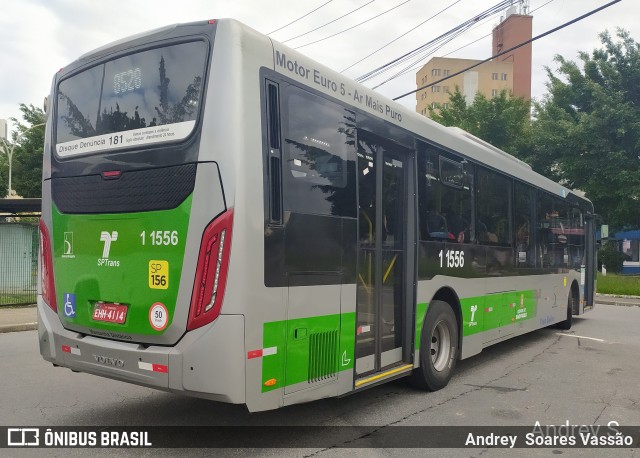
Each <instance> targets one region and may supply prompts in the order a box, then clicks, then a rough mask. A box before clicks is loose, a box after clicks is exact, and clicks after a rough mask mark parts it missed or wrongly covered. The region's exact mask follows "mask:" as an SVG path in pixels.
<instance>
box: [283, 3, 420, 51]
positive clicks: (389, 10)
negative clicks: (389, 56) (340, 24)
mask: <svg viewBox="0 0 640 458" xmlns="http://www.w3.org/2000/svg"><path fill="white" fill-rule="evenodd" d="M410 1H411V0H405V1H404V2H402V3H400V4H399V5H396V6H394V7H393V8H389V9H388V10H386V11H383V12H382V13H380V14H377V15H376V16H373V17H372V18H369V19H367V20H366V21H362V22H361V23H359V24H356V25H354V26H351V27H349V28H347V29H344V30H342V31H340V32H337V33H334V34H333V35H329V36H328V37H324V38H320V39H319V40H316V41H312V42H311V43H307V44H304V45H300V46H297V47H295V48H293V49H300V48H304V47H305V46H310V45H314V44H316V43H320V42H321V41H324V40H328V39H329V38H333V37H335V36H337V35H340V34H342V33H345V32H348V31H349V30H352V29H355V28H356V27H360V26H361V25H362V24H366V23H367V22H369V21H373V20H374V19H377V18H379V17H380V16H383V15H385V14H387V13H389V12H391V11H393V10H395V9H396V8H399V7H401V6H402V5H404V4H406V3H409V2H410Z"/></svg>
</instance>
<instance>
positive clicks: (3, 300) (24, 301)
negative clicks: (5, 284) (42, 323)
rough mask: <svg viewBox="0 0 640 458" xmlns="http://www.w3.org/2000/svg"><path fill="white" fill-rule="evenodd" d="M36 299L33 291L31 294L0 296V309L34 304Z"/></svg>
mask: <svg viewBox="0 0 640 458" xmlns="http://www.w3.org/2000/svg"><path fill="white" fill-rule="evenodd" d="M36 299H37V295H36V293H35V291H34V292H32V293H18V294H0V307H6V306H10V305H29V304H35V303H36Z"/></svg>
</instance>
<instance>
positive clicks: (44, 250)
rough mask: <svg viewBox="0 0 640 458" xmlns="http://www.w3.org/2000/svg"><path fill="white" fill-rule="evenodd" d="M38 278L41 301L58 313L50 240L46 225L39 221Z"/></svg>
mask: <svg viewBox="0 0 640 458" xmlns="http://www.w3.org/2000/svg"><path fill="white" fill-rule="evenodd" d="M40 278H41V284H42V299H43V300H44V302H45V303H46V304H47V305H48V306H49V307H51V308H52V309H53V311H54V312H56V313H57V312H58V304H57V302H56V288H55V285H54V283H53V260H52V258H51V239H50V238H49V230H48V229H47V225H46V224H45V223H44V221H43V220H42V219H40Z"/></svg>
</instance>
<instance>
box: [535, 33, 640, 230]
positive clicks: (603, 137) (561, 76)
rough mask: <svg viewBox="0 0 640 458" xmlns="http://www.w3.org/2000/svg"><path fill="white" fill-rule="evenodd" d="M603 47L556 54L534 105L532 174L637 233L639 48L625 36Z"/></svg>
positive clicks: (639, 198)
mask: <svg viewBox="0 0 640 458" xmlns="http://www.w3.org/2000/svg"><path fill="white" fill-rule="evenodd" d="M617 38H618V40H617V41H614V39H613V38H612V37H611V36H610V35H609V33H607V32H604V33H602V34H600V39H601V41H602V44H603V45H604V48H602V49H596V50H594V51H593V52H592V53H591V55H589V54H588V53H584V52H583V53H580V55H579V57H580V60H581V65H580V66H578V64H576V63H575V62H572V61H569V60H566V59H565V58H563V57H561V56H556V58H555V60H556V62H558V64H559V68H558V71H557V75H556V74H554V73H553V72H552V71H551V70H550V69H548V68H547V74H548V77H549V82H548V83H547V88H548V90H549V93H548V95H547V96H546V97H545V98H544V100H543V101H542V103H540V104H538V105H537V106H536V110H535V117H536V120H535V123H534V134H533V138H532V140H533V141H532V145H533V151H532V154H531V156H530V157H529V159H530V163H531V164H532V165H533V167H534V169H536V170H537V171H538V172H541V173H543V174H545V175H547V176H549V177H551V178H552V179H556V180H558V179H559V180H562V182H563V183H564V184H565V185H566V186H568V187H570V188H574V189H581V190H583V191H585V192H586V195H587V197H588V198H589V199H591V200H592V201H593V203H594V206H595V209H596V212H598V213H600V214H601V215H603V217H604V220H605V221H606V222H607V223H608V224H610V225H612V226H616V227H621V228H623V227H640V211H638V210H639V207H640V155H639V151H640V91H639V90H638V88H640V46H639V45H638V43H636V42H635V41H634V40H633V39H632V38H631V37H630V36H629V33H628V32H626V31H624V30H618V33H617Z"/></svg>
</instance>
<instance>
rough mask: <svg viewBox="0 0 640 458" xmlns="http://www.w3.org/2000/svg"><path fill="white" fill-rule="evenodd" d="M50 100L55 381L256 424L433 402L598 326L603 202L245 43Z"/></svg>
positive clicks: (201, 29) (230, 40)
mask: <svg viewBox="0 0 640 458" xmlns="http://www.w3.org/2000/svg"><path fill="white" fill-rule="evenodd" d="M49 100H50V101H51V102H50V108H49V109H48V121H47V128H46V141H45V151H44V170H43V186H42V193H43V196H42V197H43V200H42V202H43V207H42V220H41V223H40V231H41V257H40V264H41V280H40V289H39V296H38V312H39V313H38V315H39V323H38V329H39V342H40V352H41V354H42V356H43V357H44V359H46V360H47V361H50V362H52V363H53V364H54V365H57V366H64V367H67V368H70V369H72V370H74V371H80V372H87V373H91V374H95V375H99V376H104V377H109V378H113V379H117V380H122V381H127V382H131V383H135V384H138V385H144V386H148V387H152V388H157V389H161V390H165V391H170V392H175V393H184V394H187V395H191V396H197V397H201V398H207V399H212V400H217V401H224V402H230V403H238V404H245V405H246V406H247V408H248V409H249V410H250V411H260V410H267V409H274V408H277V407H282V406H286V405H290V404H295V403H300V402H305V401H311V400H315V399H320V398H324V397H331V396H342V395H345V394H348V393H353V392H357V391H359V390H362V389H366V388H368V387H372V386H375V385H377V384H380V383H383V382H386V381H389V380H392V379H396V378H399V377H410V379H411V380H412V381H413V383H414V384H415V385H416V386H418V387H422V388H425V389H429V390H437V389H440V388H443V387H444V386H445V385H446V384H447V383H448V381H449V380H450V378H451V376H452V373H453V370H454V366H455V363H456V360H458V359H463V358H468V357H471V356H473V355H475V354H478V353H480V352H481V351H482V349H483V348H485V347H487V346H489V345H492V344H494V343H497V342H501V341H504V340H506V339H509V338H511V337H514V336H518V335H521V334H523V333H526V332H530V331H534V330H537V329H540V328H543V327H546V326H549V325H554V324H556V325H560V326H562V327H564V328H568V327H569V326H570V325H571V321H572V316H573V315H579V314H582V313H583V312H584V311H586V310H588V309H590V308H592V307H593V304H594V275H595V254H594V245H595V237H594V234H595V231H594V213H593V207H592V205H591V203H590V202H589V201H588V200H586V199H584V198H583V197H581V196H580V195H578V194H576V193H575V192H573V191H571V190H569V189H566V188H565V187H563V186H561V185H559V184H557V183H554V182H552V181H550V180H548V179H546V178H544V177H542V176H540V175H538V174H537V173H535V172H533V171H532V170H531V168H530V167H529V166H527V165H526V164H525V163H523V162H521V161H519V160H517V159H515V158H513V157H511V156H509V155H508V154H506V153H504V152H502V151H500V150H498V149H496V148H494V147H493V146H491V145H490V144H487V143H485V142H483V141H482V140H480V139H478V138H475V137H473V136H472V135H470V134H468V133H466V132H464V131H462V130H459V129H456V128H446V127H443V126H441V125H439V124H437V123H435V122H433V121H431V120H429V119H427V118H425V117H423V116H420V115H419V114H417V113H415V112H412V111H410V110H407V109H406V108H404V107H402V106H401V105H399V104H397V103H395V102H392V101H390V100H388V99H386V98H384V97H382V96H381V95H380V94H378V93H376V92H373V91H371V90H370V89H368V88H366V87H364V86H362V85H359V84H357V83H355V82H353V81H351V80H349V79H347V78H345V77H343V76H342V75H340V74H339V73H337V72H334V71H332V70H330V69H328V68H326V67H324V66H322V65H320V64H318V63H317V62H314V61H312V60H310V59H308V58H306V57H304V56H303V55H302V54H299V53H297V52H296V51H294V50H292V49H290V48H287V47H286V46H284V45H282V44H280V43H277V42H275V41H273V40H272V39H270V38H269V37H267V36H264V35H262V34H260V33H258V32H256V31H254V30H252V29H250V28H249V27H246V26H244V25H242V24H240V23H238V22H236V21H234V20H228V19H222V20H211V21H203V22H199V23H191V24H183V25H173V26H170V27H166V28H162V29H159V30H154V31H151V32H148V33H144V34H141V35H137V36H134V37H131V38H128V39H125V40H122V41H118V42H116V43H112V44H110V45H107V46H105V47H103V48H101V49H98V50H95V51H93V52H90V53H88V54H86V55H83V56H82V57H80V58H79V59H78V60H77V61H75V62H73V63H72V64H70V65H68V66H66V67H65V68H63V69H61V70H60V71H59V72H58V73H57V74H56V75H55V77H54V80H53V84H52V88H51V95H50V97H49Z"/></svg>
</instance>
